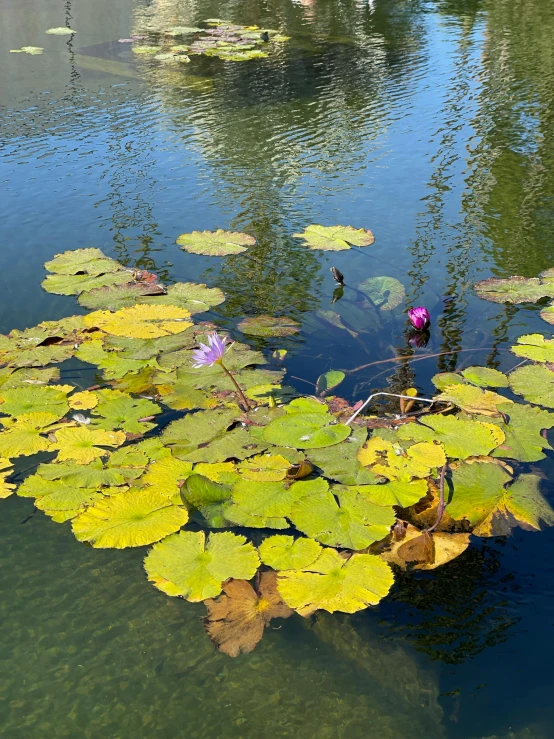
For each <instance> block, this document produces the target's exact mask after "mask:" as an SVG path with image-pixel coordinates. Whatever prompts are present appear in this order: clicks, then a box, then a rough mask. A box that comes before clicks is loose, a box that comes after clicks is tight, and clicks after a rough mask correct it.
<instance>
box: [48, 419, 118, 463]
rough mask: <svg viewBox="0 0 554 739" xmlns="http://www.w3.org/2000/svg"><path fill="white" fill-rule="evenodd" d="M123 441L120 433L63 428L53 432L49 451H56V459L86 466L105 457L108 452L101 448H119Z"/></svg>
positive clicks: (82, 428)
mask: <svg viewBox="0 0 554 739" xmlns="http://www.w3.org/2000/svg"><path fill="white" fill-rule="evenodd" d="M124 441H125V434H124V433H123V432H122V431H104V429H88V428H87V427H86V426H78V427H75V426H65V425H64V426H63V427H61V428H57V429H56V431H55V441H54V442H52V445H51V447H50V449H57V450H58V459H59V460H61V461H63V460H66V459H71V460H75V461H76V462H80V463H81V464H88V463H89V462H92V460H93V459H96V458H97V457H105V456H106V455H107V454H108V452H107V450H106V449H103V448H101V447H117V446H121V444H123V442H124Z"/></svg>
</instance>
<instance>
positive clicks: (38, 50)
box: [10, 46, 44, 56]
mask: <svg viewBox="0 0 554 739" xmlns="http://www.w3.org/2000/svg"><path fill="white" fill-rule="evenodd" d="M43 51H44V49H43V48H42V46H22V47H21V49H10V53H11V54H31V55H32V56H33V55H36V54H42V52H43Z"/></svg>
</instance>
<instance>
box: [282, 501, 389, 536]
mask: <svg viewBox="0 0 554 739" xmlns="http://www.w3.org/2000/svg"><path fill="white" fill-rule="evenodd" d="M334 492H335V493H336V498H335V496H334V495H333V494H332V493H331V492H330V491H327V492H322V493H319V494H317V495H310V496H306V497H303V498H301V499H300V500H299V501H297V502H296V503H295V504H294V505H293V508H292V513H291V515H290V519H291V521H292V523H293V524H294V525H295V526H296V528H297V529H299V530H300V531H302V532H303V533H304V534H306V536H309V537H311V538H312V539H317V541H319V542H321V543H322V544H327V545H329V546H334V547H341V548H345V549H365V547H368V546H369V545H370V544H373V542H375V541H379V540H380V539H384V537H385V536H387V534H388V533H389V531H390V528H391V526H392V525H393V524H394V522H395V520H396V518H395V515H394V511H393V510H392V508H386V507H383V506H380V505H376V504H375V503H372V502H371V501H369V500H368V498H367V497H366V496H365V495H362V494H360V493H358V491H357V490H356V489H355V488H335V489H334ZM337 498H338V502H337Z"/></svg>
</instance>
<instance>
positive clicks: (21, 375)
mask: <svg viewBox="0 0 554 739" xmlns="http://www.w3.org/2000/svg"><path fill="white" fill-rule="evenodd" d="M59 379H60V370H59V369H58V368H57V367H48V368H46V369H38V368H36V367H29V368H22V369H14V368H13V367H3V368H2V369H0V387H2V388H3V389H5V390H11V389H12V388H15V387H29V386H31V385H34V386H41V385H48V383H49V382H57V381H58V380H59Z"/></svg>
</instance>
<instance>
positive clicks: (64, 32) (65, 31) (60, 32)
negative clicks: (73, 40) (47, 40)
mask: <svg viewBox="0 0 554 739" xmlns="http://www.w3.org/2000/svg"><path fill="white" fill-rule="evenodd" d="M44 33H49V34H51V35H52V36H70V35H71V34H73V33H77V31H73V30H72V29H71V28H68V27H67V26H60V27H59V28H49V29H48V30H47V31H45V32H44Z"/></svg>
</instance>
